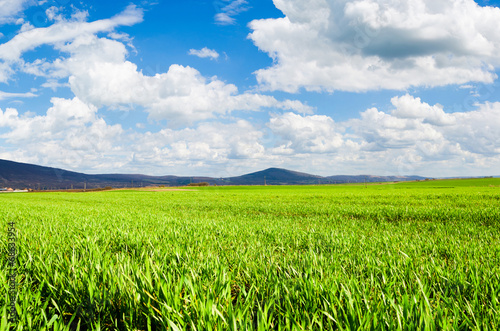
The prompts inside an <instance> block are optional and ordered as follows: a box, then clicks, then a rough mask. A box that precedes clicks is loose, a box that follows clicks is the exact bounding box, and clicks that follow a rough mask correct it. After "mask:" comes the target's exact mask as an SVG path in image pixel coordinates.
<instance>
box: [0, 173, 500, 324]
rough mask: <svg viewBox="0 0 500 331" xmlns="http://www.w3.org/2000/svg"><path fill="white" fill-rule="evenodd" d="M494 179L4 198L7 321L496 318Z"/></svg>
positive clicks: (499, 320) (498, 213) (498, 263)
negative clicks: (10, 246)
mask: <svg viewBox="0 0 500 331" xmlns="http://www.w3.org/2000/svg"><path fill="white" fill-rule="evenodd" d="M482 183H483V184H484V181H483V182H482ZM490 185H491V184H488V185H475V186H473V187H463V186H461V187H457V186H458V185H443V183H439V182H437V181H436V182H435V183H434V186H435V187H432V185H430V184H428V183H423V182H422V183H414V184H404V183H401V184H397V185H370V186H368V187H367V188H365V187H363V186H304V187H223V188H220V187H210V188H200V189H196V190H195V191H185V192H184V191H176V192H172V191H164V192H144V191H110V192H95V193H39V194H23V195H2V196H0V204H1V208H0V219H2V221H3V224H5V226H4V232H3V234H2V237H1V243H0V247H1V259H0V261H1V264H2V269H1V270H2V271H1V273H0V277H1V279H3V281H2V283H1V284H2V290H1V291H2V292H1V294H2V295H1V296H0V307H1V321H0V330H9V329H11V330H77V329H79V330H162V329H165V330H167V329H168V330H209V329H217V330H254V329H255V330H269V329H278V330H302V329H304V330H321V329H339V330H356V329H361V330H365V329H366V330H383V329H386V330H414V329H429V330H438V329H439V330H441V329H445V330H470V329H480V330H496V329H499V328H500V303H499V299H500V190H499V188H498V187H495V185H493V187H490ZM436 186H437V187H436ZM444 186H447V187H445V188H443V187H444ZM9 221H14V222H16V227H17V229H18V239H17V248H18V250H19V256H18V259H17V265H18V281H19V298H18V301H17V304H18V306H17V309H18V313H19V317H20V318H19V321H18V323H17V324H15V325H12V324H10V325H9V323H8V322H7V310H8V305H9V301H8V296H7V289H8V287H7V277H8V275H7V272H6V266H7V237H6V234H5V233H6V230H7V222H9Z"/></svg>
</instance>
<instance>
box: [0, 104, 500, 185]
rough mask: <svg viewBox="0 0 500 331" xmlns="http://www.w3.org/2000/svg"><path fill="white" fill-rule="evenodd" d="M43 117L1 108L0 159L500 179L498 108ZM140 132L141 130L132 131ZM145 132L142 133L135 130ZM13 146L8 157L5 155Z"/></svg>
mask: <svg viewBox="0 0 500 331" xmlns="http://www.w3.org/2000/svg"><path fill="white" fill-rule="evenodd" d="M52 103H53V106H52V107H51V108H50V109H48V110H47V112H46V114H45V115H43V116H35V115H31V114H29V113H24V114H19V113H18V111H17V110H16V109H13V108H7V109H5V111H2V110H0V128H2V132H4V133H3V134H2V135H1V136H0V139H3V140H4V141H5V143H3V144H2V146H4V147H3V149H0V157H3V158H10V159H13V160H18V161H27V162H34V163H40V164H47V165H52V166H60V167H64V168H68V169H71V170H79V171H82V170H85V171H88V172H93V173H95V172H101V173H102V172H129V173H131V172H141V173H147V174H156V175H165V174H179V175H194V174H203V175H215V176H231V175H238V174H243V173H245V172H249V171H252V170H258V169H264V168H267V167H270V166H280V167H285V168H292V169H295V170H302V171H309V172H312V173H317V174H322V175H334V174H342V173H343V174H362V173H364V174H378V175H394V174H396V175H398V174H399V175H407V174H421V175H426V176H453V175H498V174H495V173H492V171H494V170H495V169H498V164H499V163H498V162H500V132H499V130H498V127H500V103H485V104H480V105H477V106H476V108H475V110H473V111H468V112H455V113H446V115H447V116H450V117H451V118H453V120H452V121H449V122H447V123H446V125H443V123H439V122H438V123H435V122H432V121H429V120H428V119H429V118H433V116H434V115H432V113H433V112H434V113H437V114H439V116H441V115H442V114H441V111H442V109H441V108H440V107H439V106H436V105H429V104H426V103H425V102H422V101H421V100H420V99H418V98H415V97H412V96H409V95H403V96H400V97H395V98H393V99H392V103H393V106H394V107H393V109H392V110H391V111H389V112H382V111H379V110H378V109H376V108H371V109H367V110H365V111H363V112H362V113H360V116H359V118H357V119H353V120H349V121H346V122H335V121H333V119H332V118H331V117H329V116H326V115H299V114H294V113H289V112H286V113H283V114H271V116H270V119H269V122H268V123H267V127H264V128H259V127H257V126H255V125H254V124H252V123H250V122H248V121H245V120H238V119H236V120H235V121H233V122H228V123H221V122H219V121H207V122H201V123H198V124H197V125H196V126H194V127H192V128H183V129H169V128H165V129H162V130H160V131H158V132H149V131H148V132H146V133H141V132H138V131H134V130H133V129H128V130H127V131H124V130H123V129H122V128H121V126H120V125H110V124H108V123H106V122H105V121H104V119H103V118H101V117H100V116H98V110H97V108H96V107H95V106H93V105H91V104H88V103H85V102H83V101H81V100H80V99H78V98H76V97H75V98H73V99H60V98H53V99H52ZM137 127H138V128H139V129H141V127H142V126H141V125H137ZM140 131H142V130H140ZM5 146H9V151H5Z"/></svg>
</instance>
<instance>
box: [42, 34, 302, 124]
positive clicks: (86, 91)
mask: <svg viewBox="0 0 500 331" xmlns="http://www.w3.org/2000/svg"><path fill="white" fill-rule="evenodd" d="M59 49H60V50H61V51H63V52H66V53H69V54H70V56H69V58H68V59H66V60H65V61H59V62H56V63H54V64H53V66H52V68H56V69H57V70H60V71H62V72H66V75H68V76H69V84H70V87H71V89H72V91H73V93H75V95H76V96H77V97H78V98H80V99H81V100H83V101H85V102H88V103H92V104H93V105H96V106H97V107H102V106H108V107H113V108H121V107H128V106H130V105H139V106H142V107H144V108H145V109H146V111H147V112H148V113H149V116H150V118H151V119H154V120H168V121H169V124H170V125H174V126H175V125H181V124H190V123H194V122H197V121H201V120H206V119H209V118H214V117H216V116H217V115H224V114H227V113H230V112H232V111H235V110H245V111H257V110H261V109H262V108H267V107H277V108H281V109H291V110H296V111H299V112H307V111H310V109H311V108H310V107H309V106H307V105H304V104H302V103H301V102H299V101H294V100H284V101H278V100H276V99H275V98H274V97H272V96H267V95H262V94H255V93H239V92H238V89H237V87H236V86H235V85H233V84H226V83H225V82H223V81H221V80H219V79H217V77H211V78H206V77H204V76H202V75H201V73H200V72H199V71H197V70H196V69H194V68H191V67H187V66H181V65H175V64H174V65H171V66H170V67H169V69H168V71H167V72H165V73H158V74H156V75H154V76H148V75H144V74H143V73H142V72H141V71H138V70H137V66H136V65H135V64H133V63H132V62H129V61H126V54H127V50H126V48H125V46H124V45H123V44H122V43H120V42H118V41H116V40H110V39H106V38H97V37H95V36H85V37H80V38H77V39H76V40H75V41H74V42H72V43H69V44H65V45H62V46H60V47H59Z"/></svg>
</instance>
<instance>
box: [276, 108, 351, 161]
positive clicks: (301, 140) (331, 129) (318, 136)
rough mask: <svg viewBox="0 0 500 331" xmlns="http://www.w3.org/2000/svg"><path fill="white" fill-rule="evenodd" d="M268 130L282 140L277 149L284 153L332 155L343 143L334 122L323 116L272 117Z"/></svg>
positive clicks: (288, 114) (288, 115)
mask: <svg viewBox="0 0 500 331" xmlns="http://www.w3.org/2000/svg"><path fill="white" fill-rule="evenodd" d="M269 128H270V129H271V130H272V131H273V133H274V134H276V135H277V136H279V137H281V139H282V140H283V142H284V143H283V144H281V145H280V146H279V149H281V150H282V151H283V152H285V153H288V152H287V150H290V149H291V150H294V151H295V152H298V153H332V152H336V151H337V150H338V149H339V148H340V147H341V146H342V145H343V143H344V142H343V137H342V134H341V133H339V132H338V131H339V130H338V128H337V127H336V125H335V123H334V121H333V120H332V119H331V118H330V117H328V116H324V115H313V116H301V115H298V114H294V113H285V114H282V115H272V116H271V119H270V120H269Z"/></svg>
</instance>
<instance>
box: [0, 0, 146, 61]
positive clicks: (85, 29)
mask: <svg viewBox="0 0 500 331" xmlns="http://www.w3.org/2000/svg"><path fill="white" fill-rule="evenodd" d="M142 18H143V11H142V10H141V9H139V8H137V7H136V6H134V5H129V6H128V7H127V8H126V9H125V10H124V11H123V12H122V13H120V14H118V15H116V16H114V17H112V18H110V19H103V20H98V21H94V22H83V21H60V22H57V23H55V24H53V25H51V26H49V27H47V28H30V29H27V30H26V31H23V32H21V33H19V34H18V35H16V36H15V37H14V38H12V39H11V40H10V41H8V42H6V43H4V44H2V45H0V59H2V60H4V61H16V60H19V59H20V57H21V55H22V54H23V53H24V52H26V51H29V50H33V49H35V48H36V47H39V46H41V45H45V44H48V45H57V44H60V43H64V42H68V41H71V40H73V39H75V38H77V37H78V36H82V35H92V34H95V33H98V32H104V31H112V30H113V29H115V28H116V27H118V26H130V25H133V24H136V23H138V22H141V21H142Z"/></svg>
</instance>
